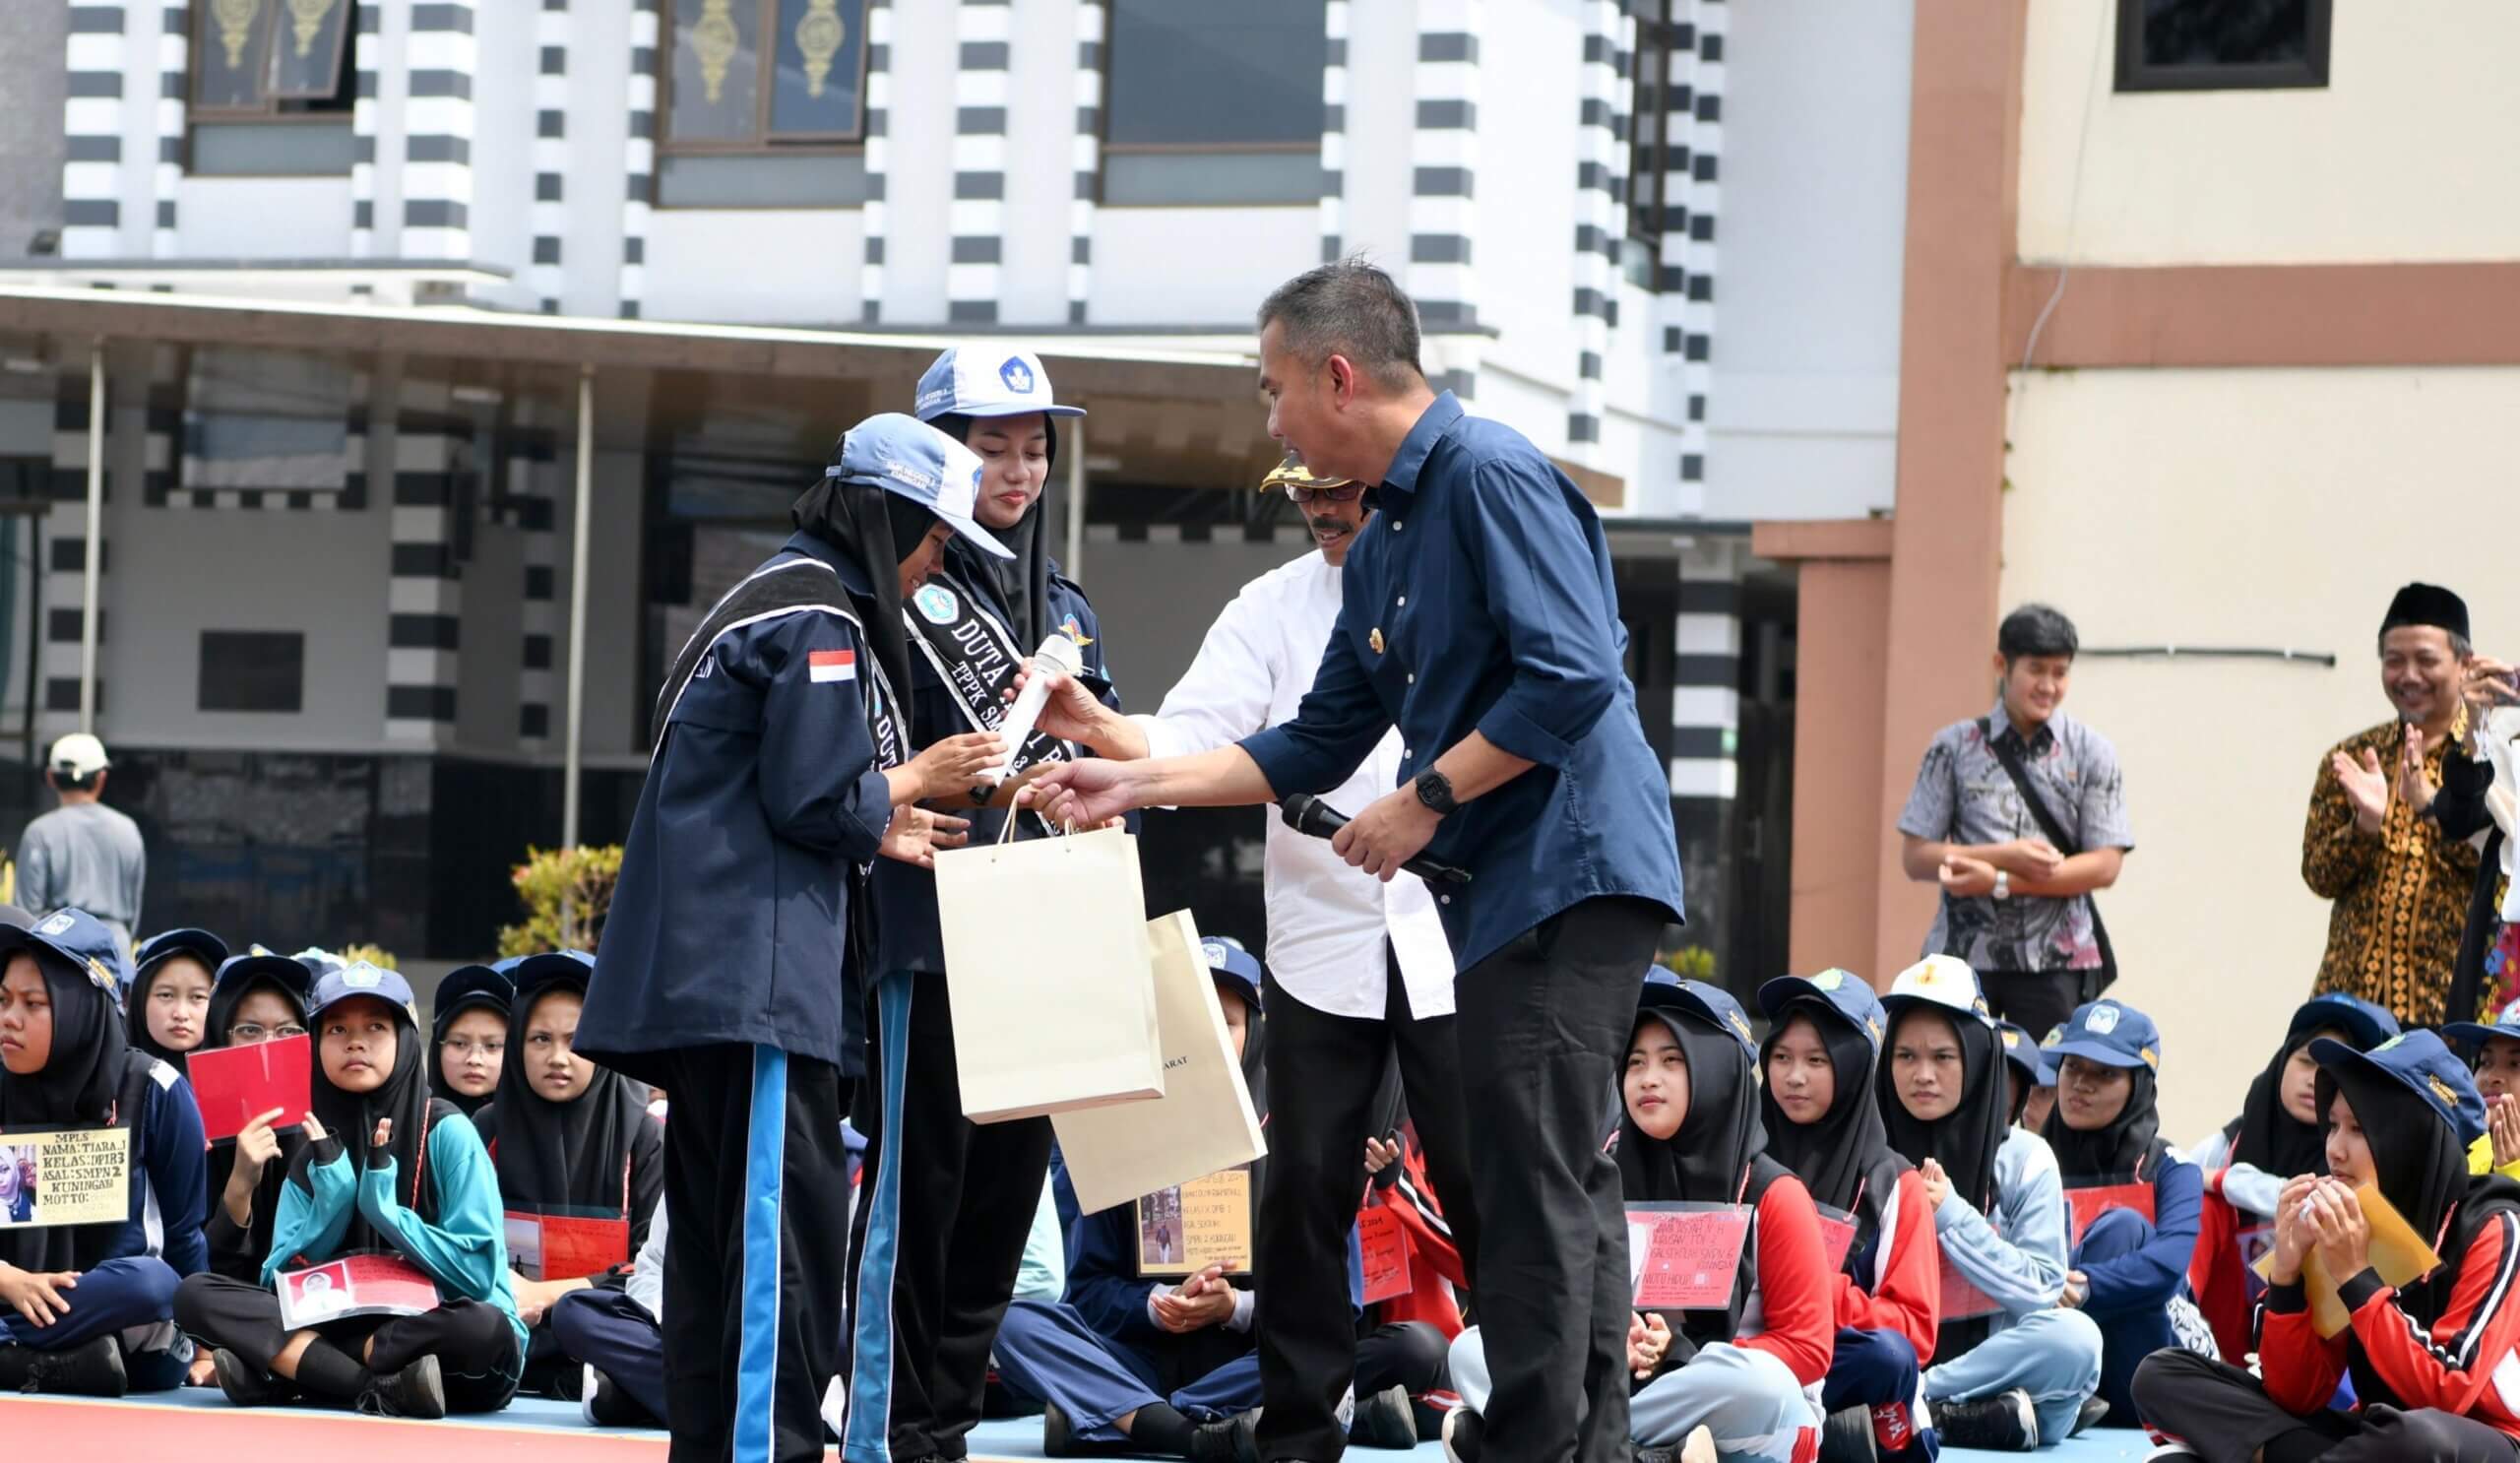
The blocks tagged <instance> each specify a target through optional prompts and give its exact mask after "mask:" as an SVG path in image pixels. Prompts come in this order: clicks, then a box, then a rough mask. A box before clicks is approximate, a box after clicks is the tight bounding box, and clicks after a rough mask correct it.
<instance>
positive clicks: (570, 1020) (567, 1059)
mask: <svg viewBox="0 0 2520 1463" xmlns="http://www.w3.org/2000/svg"><path fill="white" fill-rule="evenodd" d="M594 966H595V961H594V959H593V957H591V956H588V955H586V954H583V953H581V952H579V951H576V950H560V951H554V952H551V953H548V954H543V955H530V956H527V957H526V958H525V959H523V960H521V961H519V962H518V963H517V965H516V969H515V975H516V982H517V993H516V1003H515V1007H514V1010H513V1013H512V1014H511V1016H510V1017H509V1024H508V1059H507V1062H506V1065H505V1066H504V1067H503V1068H502V1069H501V1071H500V1073H499V1091H498V1100H497V1101H496V1102H495V1103H493V1104H491V1105H490V1106H489V1107H486V1108H483V1109H482V1110H481V1111H480V1112H479V1113H475V1114H474V1115H473V1123H474V1125H475V1126H477V1127H478V1128H479V1129H480V1131H481V1138H482V1141H483V1142H484V1143H485V1144H487V1145H488V1147H489V1150H490V1159H491V1163H492V1165H493V1167H494V1168H496V1170H497V1171H498V1176H499V1197H500V1202H501V1203H502V1204H504V1205H505V1206H506V1209H507V1212H508V1214H510V1215H512V1216H538V1215H559V1216H563V1217H566V1218H580V1219H618V1220H621V1221H623V1222H624V1223H625V1224H626V1226H627V1228H626V1229H625V1230H624V1232H623V1245H622V1251H621V1253H620V1255H619V1256H618V1257H616V1258H613V1259H612V1260H611V1262H610V1264H609V1265H608V1266H607V1267H606V1268H604V1269H601V1270H599V1271H597V1272H595V1273H594V1274H592V1275H587V1276H567V1277H558V1278H547V1279H539V1280H537V1279H530V1278H528V1277H527V1276H526V1275H524V1274H523V1273H516V1274H512V1275H511V1276H510V1278H509V1285H510V1286H511V1287H512V1288H513V1289H514V1290H515V1292H516V1301H517V1314H518V1315H520V1316H522V1317H523V1318H524V1320H525V1323H526V1325H527V1326H528V1327H529V1328H531V1332H532V1336H531V1339H530V1341H529V1342H528V1344H527V1347H526V1357H525V1383H524V1384H525V1387H526V1389H527V1390H529V1391H542V1392H549V1393H550V1394H551V1395H553V1396H557V1397H563V1398H567V1399H570V1400H575V1399H576V1398H577V1395H578V1383H579V1381H580V1379H581V1376H582V1372H581V1370H580V1368H578V1367H577V1366H576V1365H574V1364H572V1363H570V1362H569V1361H568V1359H567V1358H566V1357H564V1356H562V1355H561V1348H560V1344H559V1342H558V1340H557V1338H555V1337H554V1336H553V1335H552V1333H551V1330H550V1327H549V1326H548V1325H547V1324H545V1322H546V1321H547V1320H548V1317H549V1312H550V1308H551V1306H552V1305H553V1304H556V1303H557V1302H558V1301H559V1299H560V1298H561V1297H562V1296H565V1295H567V1294H569V1293H570V1292H571V1291H579V1290H585V1289H587V1288H588V1287H590V1286H606V1287H614V1288H617V1287H618V1286H619V1285H620V1282H621V1277H622V1275H623V1273H624V1272H625V1271H626V1270H627V1268H628V1266H629V1262H630V1257H631V1256H632V1255H634V1254H637V1253H638V1252H639V1249H640V1246H642V1245H644V1244H645V1243H647V1240H648V1225H649V1222H650V1221H651V1220H652V1219H653V1218H654V1217H655V1216H656V1212H657V1201H658V1200H659V1199H660V1198H662V1196H663V1194H664V1186H665V1170H664V1124H662V1123H661V1122H659V1121H658V1120H657V1119H656V1118H655V1117H654V1116H651V1115H650V1114H649V1113H648V1089H647V1086H646V1084H644V1083H639V1082H633V1081H631V1080H630V1079H629V1078H627V1077H624V1076H622V1075H621V1074H620V1073H619V1072H616V1071H613V1070H611V1069H610V1068H607V1067H600V1066H598V1065H596V1064H595V1063H594V1062H591V1061H589V1060H587V1059H586V1058H585V1057H583V1056H580V1055H578V1054H577V1053H576V1052H575V1050H573V1048H574V1047H575V1045H576V1041H577V1030H578V1017H579V1014H580V1012H581V1011H582V1010H583V1009H584V1007H585V1004H586V989H587V973H588V972H589V971H590V970H592V969H594Z"/></svg>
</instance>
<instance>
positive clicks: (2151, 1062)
mask: <svg viewBox="0 0 2520 1463" xmlns="http://www.w3.org/2000/svg"><path fill="white" fill-rule="evenodd" d="M2135 1054H2136V1055H2137V1056H2140V1057H2142V1058H2143V1059H2144V1065H2146V1066H2148V1067H2151V1068H2152V1069H2153V1070H2154V1071H2157V1072H2158V1071H2160V1070H2161V1069H2162V1054H2161V1053H2160V1052H2159V1051H2156V1050H2153V1049H2152V1048H2150V1047H2147V1048H2145V1049H2144V1050H2141V1051H2138V1052H2136V1053H2135Z"/></svg>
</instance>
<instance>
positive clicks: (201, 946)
mask: <svg viewBox="0 0 2520 1463" xmlns="http://www.w3.org/2000/svg"><path fill="white" fill-rule="evenodd" d="M177 955H189V956H191V957H192V958H193V959H195V960H198V961H200V962H201V963H202V964H203V965H204V966H205V967H207V968H208V969H209V971H210V972H211V974H212V976H213V977H214V978H215V977H217V975H218V974H219V968H220V967H221V966H222V965H225V964H226V963H227V942H226V941H225V940H222V939H221V938H220V937H219V936H217V935H215V934H213V933H211V932H210V931H209V930H207V929H169V930H164V931H162V932H160V933H158V934H153V935H151V936H150V937H149V938H147V939H145V940H142V941H141V942H140V952H139V954H138V955H137V956H135V957H134V959H133V964H134V966H135V969H134V970H133V972H132V979H133V980H134V981H138V980H139V979H140V977H142V976H145V975H147V974H148V973H149V972H150V971H152V970H154V969H156V968H157V966H158V962H159V961H161V960H170V959H172V958H174V957H175V956H177Z"/></svg>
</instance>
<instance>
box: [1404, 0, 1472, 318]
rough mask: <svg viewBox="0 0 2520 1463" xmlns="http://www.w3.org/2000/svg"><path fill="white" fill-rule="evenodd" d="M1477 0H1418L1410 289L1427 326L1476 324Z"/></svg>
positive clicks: (1410, 221)
mask: <svg viewBox="0 0 2520 1463" xmlns="http://www.w3.org/2000/svg"><path fill="white" fill-rule="evenodd" d="M1480 10H1481V0H1418V62H1417V65H1416V67H1415V68H1414V70H1415V73H1416V74H1415V75H1414V76H1413V77H1412V79H1411V81H1412V93H1413V95H1415V96H1416V98H1417V102H1418V111H1417V125H1416V127H1415V128H1414V129H1413V130H1412V131H1411V133H1410V150H1409V151H1410V163H1411V185H1410V199H1409V293H1410V295H1411V296H1412V297H1413V298H1415V299H1416V300H1417V301H1418V319H1419V321H1420V323H1421V324H1422V325H1423V326H1424V328H1425V329H1427V330H1429V331H1444V330H1466V329H1469V328H1471V327H1474V326H1476V325H1477V324H1478V323H1479V286H1478V275H1477V272H1476V271H1475V270H1474V269H1473V268H1472V264H1471V250H1470V241H1471V237H1472V235H1473V234H1474V233H1476V232H1477V205H1476V194H1477V183H1478V176H1479V133H1478V130H1477V129H1478V123H1479V22H1480Z"/></svg>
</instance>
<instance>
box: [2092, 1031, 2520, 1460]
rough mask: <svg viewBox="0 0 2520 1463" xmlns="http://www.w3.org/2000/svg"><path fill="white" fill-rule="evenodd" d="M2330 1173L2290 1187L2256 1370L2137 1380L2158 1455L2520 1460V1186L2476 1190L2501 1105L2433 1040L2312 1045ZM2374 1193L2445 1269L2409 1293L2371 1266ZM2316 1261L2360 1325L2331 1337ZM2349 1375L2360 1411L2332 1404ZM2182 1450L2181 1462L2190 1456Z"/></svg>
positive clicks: (2152, 1363) (2178, 1363)
mask: <svg viewBox="0 0 2520 1463" xmlns="http://www.w3.org/2000/svg"><path fill="white" fill-rule="evenodd" d="M2310 1054H2311V1057H2312V1059H2313V1060H2315V1061H2316V1062H2317V1063H2318V1068H2319V1071H2318V1079H2317V1102H2318V1106H2319V1112H2320V1113H2321V1115H2322V1117H2323V1119H2324V1121H2325V1123H2326V1129H2327V1169H2328V1173H2327V1176H2325V1177H2321V1176H2319V1175H2314V1174H2305V1175H2301V1176H2299V1177H2295V1178H2293V1179H2292V1180H2291V1181H2290V1182H2288V1183H2286V1184H2285V1185H2284V1189H2283V1192H2282V1193H2281V1194H2280V1195H2279V1196H2278V1199H2277V1205H2276V1227H2275V1243H2274V1251H2273V1256H2272V1258H2273V1265H2272V1268H2271V1271H2270V1273H2269V1275H2268V1277H2267V1278H2268V1287H2267V1292H2266V1301H2265V1304H2263V1305H2262V1306H2261V1307H2260V1309H2259V1312H2258V1317H2259V1319H2258V1335H2257V1347H2258V1355H2257V1362H2258V1366H2257V1368H2256V1371H2255V1373H2254V1374H2253V1373H2252V1372H2250V1371H2247V1370H2243V1369H2242V1368H2238V1367H2235V1366H2232V1365H2230V1364H2228V1363H2223V1362H2218V1361H2214V1360H2212V1359H2210V1358H2206V1357H2201V1356H2196V1355H2193V1354H2191V1353H2187V1352H2181V1351H2176V1350H2171V1351H2164V1352H2161V1353H2158V1354H2156V1355H2155V1356H2153V1357H2151V1358H2150V1359H2148V1360H2147V1361H2146V1362H2145V1363H2144V1364H2143V1366H2142V1368H2140V1369H2139V1370H2138V1371H2137V1372H2136V1374H2135V1382H2134V1388H2135V1396H2136V1400H2137V1401H2138V1402H2139V1403H2141V1404H2142V1406H2143V1409H2144V1417H2145V1419H2146V1421H2148V1422H2149V1423H2151V1424H2152V1426H2153V1427H2154V1429H2156V1430H2157V1431H2160V1432H2162V1433H2165V1434H2167V1435H2168V1436H2170V1437H2171V1438H2172V1439H2173V1443H2172V1445H2171V1447H2170V1448H2166V1449H2165V1450H2164V1451H2163V1452H2161V1453H2158V1454H2156V1455H2155V1456H2157V1457H2170V1456H2196V1457H2203V1458H2209V1459H2216V1460H2221V1459H2232V1460H2245V1459H2256V1458H2264V1459H2266V1460H2269V1463H2290V1460H2293V1459H2307V1458H2319V1459H2324V1460H2327V1463H2366V1460H2367V1463H2379V1460H2383V1459H2385V1460H2388V1463H2401V1460H2410V1459H2427V1460H2449V1463H2469V1460H2478V1463H2486V1460H2491V1463H2502V1460H2507V1459H2510V1458H2512V1457H2514V1456H2520V1385H2515V1384H2514V1382H2513V1379H2512V1378H2513V1377H2514V1376H2515V1375H2520V1296H2515V1294H2514V1289H2513V1284H2512V1282H2513V1280H2514V1278H2515V1276H2520V1184H2515V1183H2513V1182H2512V1181H2511V1180H2510V1179H2507V1178H2503V1177H2498V1176H2493V1175H2485V1176H2472V1175H2471V1174H2470V1173H2469V1172H2468V1160H2467V1153H2468V1149H2469V1147H2470V1146H2471V1145H2472V1144H2474V1143H2475V1142H2476V1141H2477V1140H2478V1139H2479V1138H2480V1137H2482V1136H2483V1135H2484V1132H2485V1107H2484V1102H2483V1100H2482V1098H2481V1097H2480V1096H2479V1095H2478V1092H2477V1088H2476V1084H2475V1083H2474V1082H2473V1081H2471V1080H2470V1079H2469V1076H2468V1071H2467V1067H2466V1064H2465V1063H2463V1062H2461V1061H2460V1060H2459V1059H2458V1058H2457V1057H2456V1056H2454V1055H2453V1054H2451V1052H2450V1050H2449V1049H2448V1048H2447V1047H2446V1046H2444V1045H2443V1044H2442V1042H2441V1040H2440V1038H2439V1037H2437V1036H2435V1035H2433V1034H2432V1033H2430V1032H2427V1031H2416V1032H2409V1033H2407V1034H2405V1035H2403V1036H2397V1037H2392V1038H2390V1039H2389V1040H2387V1041H2385V1042H2382V1043H2381V1044H2380V1045H2379V1046H2377V1047H2374V1048H2372V1049H2371V1050H2369V1051H2367V1052H2364V1051H2358V1050H2355V1049H2354V1048H2353V1047H2351V1046H2349V1045H2347V1044H2346V1043H2344V1042H2339V1041H2336V1040H2333V1039H2321V1040H2319V1041H2316V1042H2313V1043H2311V1044H2310ZM2373 1186H2376V1187H2377V1188H2378V1190H2379V1193H2380V1196H2381V1197H2382V1198H2383V1199H2385V1200H2386V1201H2387V1203H2388V1205H2389V1207H2390V1208H2391V1209H2394V1210H2395V1211H2396V1212H2397V1214H2398V1216H2399V1217H2400V1218H2402V1219H2403V1220H2405V1222H2406V1224H2407V1226H2408V1227H2409V1228H2411V1229H2412V1230H2413V1231H2414V1232H2415V1234H2416V1235H2417V1236H2418V1237H2419V1238H2421V1239H2422V1240H2425V1242H2426V1243H2428V1244H2430V1245H2431V1246H2432V1247H2433V1249H2434V1250H2435V1251H2436V1252H2437V1253H2438V1254H2439V1255H2440V1258H2441V1263H2440V1264H2439V1265H2438V1266H2436V1267H2435V1268H2433V1269H2432V1270H2431V1271H2429V1272H2427V1273H2426V1274H2425V1275H2424V1276H2422V1277H2420V1278H2418V1279H2416V1280H2414V1281H2411V1282H2409V1283H2408V1284H2406V1285H2404V1286H2400V1287H2392V1286H2390V1285H2388V1284H2387V1283H2385V1282H2384V1281H2382V1280H2381V1278H2380V1276H2379V1274H2378V1273H2377V1272H2376V1271H2375V1270H2374V1269H2372V1268H2371V1262H2370V1251H2371V1243H2372V1236H2371V1220H2370V1217H2369V1216H2368V1215H2367V1214H2366V1213H2365V1212H2364V1209H2363V1204H2362V1199H2361V1198H2360V1196H2359V1192H2358V1191H2359V1190H2362V1189H2364V1188H2366V1187H2373ZM2313 1253H2315V1254H2316V1255H2317V1256H2318V1259H2319V1263H2320V1266H2321V1268H2323V1269H2324V1270H2325V1271H2326V1273H2327V1275H2328V1276H2329V1277H2330V1278H2331V1279H2333V1280H2334V1281H2335V1283H2336V1287H2337V1299H2338V1300H2339V1301H2340V1302H2341V1303H2342V1304H2343V1305H2344V1307H2345V1309H2346V1311H2347V1312H2348V1314H2349V1316H2350V1321H2349V1324H2348V1325H2347V1327H2346V1329H2345V1330H2343V1331H2341V1332H2339V1333H2337V1334H2336V1335H2335V1336H2332V1337H2325V1338H2323V1337H2321V1336H2320V1335H2319V1328H2318V1326H2317V1324H2316V1323H2315V1322H2314V1320H2313V1317H2312V1311H2311V1308H2310V1295H2309V1290H2308V1287H2307V1286H2306V1285H2305V1284H2304V1281H2303V1266H2304V1265H2305V1264H2306V1263H2307V1262H2308V1260H2309V1258H2310V1256H2311V1255H2312V1254H2313ZM2348 1376H2351V1377H2352V1379H2353V1382H2354V1397H2355V1407H2354V1410H2353V1411H2351V1412H2345V1411H2338V1410H2335V1409H2333V1408H2331V1407H2330V1406H2329V1402H2330V1399H2332V1398H2333V1397H2334V1396H2335V1395H2336V1391H2337V1385H2338V1383H2339V1382H2340V1381H2342V1380H2344V1379H2345V1378H2347V1377H2348ZM2173 1450H2175V1451H2173Z"/></svg>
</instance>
